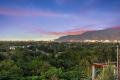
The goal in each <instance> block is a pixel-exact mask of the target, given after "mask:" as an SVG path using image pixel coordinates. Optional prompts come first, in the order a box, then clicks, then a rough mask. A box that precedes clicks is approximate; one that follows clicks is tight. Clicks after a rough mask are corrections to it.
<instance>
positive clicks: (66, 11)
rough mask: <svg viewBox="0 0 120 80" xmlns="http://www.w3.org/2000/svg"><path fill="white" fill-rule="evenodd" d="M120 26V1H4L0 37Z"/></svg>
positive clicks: (48, 35)
mask: <svg viewBox="0 0 120 80" xmlns="http://www.w3.org/2000/svg"><path fill="white" fill-rule="evenodd" d="M119 25H120V0H0V40H53V39H55V38H58V37H59V36H63V35H75V34H81V33H83V32H85V31H88V30H99V29H105V28H108V27H113V26H119Z"/></svg>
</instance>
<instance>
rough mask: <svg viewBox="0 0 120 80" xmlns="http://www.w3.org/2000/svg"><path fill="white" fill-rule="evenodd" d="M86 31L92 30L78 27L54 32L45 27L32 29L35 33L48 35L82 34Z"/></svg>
mask: <svg viewBox="0 0 120 80" xmlns="http://www.w3.org/2000/svg"><path fill="white" fill-rule="evenodd" d="M86 31H90V30H89V29H82V28H76V29H71V30H67V31H61V32H52V31H47V30H43V29H36V30H34V31H32V32H33V33H37V34H46V35H54V36H63V35H77V34H82V33H84V32H86Z"/></svg>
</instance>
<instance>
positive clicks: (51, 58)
mask: <svg viewBox="0 0 120 80" xmlns="http://www.w3.org/2000/svg"><path fill="white" fill-rule="evenodd" d="M116 45H118V44H115V43H56V42H31V41H30V42H0V80H89V79H90V78H91V65H92V63H94V62H95V63H96V62H101V63H105V62H107V61H108V60H110V61H113V62H114V61H116V54H115V53H116V48H115V46H116ZM9 46H13V47H14V46H15V47H16V48H15V50H14V49H13V50H11V49H9ZM112 71H113V69H112V68H107V69H105V73H106V74H107V75H105V76H104V78H103V76H102V73H100V75H99V76H100V77H101V78H102V80H114V79H113V77H114V76H113V72H112ZM108 75H110V76H108ZM109 78H110V79H109ZM98 80H101V79H99V77H98Z"/></svg>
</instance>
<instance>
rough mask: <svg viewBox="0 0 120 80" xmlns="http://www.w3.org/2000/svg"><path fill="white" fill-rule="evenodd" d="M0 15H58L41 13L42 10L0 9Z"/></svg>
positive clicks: (48, 12) (55, 14)
mask: <svg viewBox="0 0 120 80" xmlns="http://www.w3.org/2000/svg"><path fill="white" fill-rule="evenodd" d="M0 14H2V15H12V16H59V15H60V14H58V13H54V12H50V11H42V10H30V9H14V8H3V7H0Z"/></svg>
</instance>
